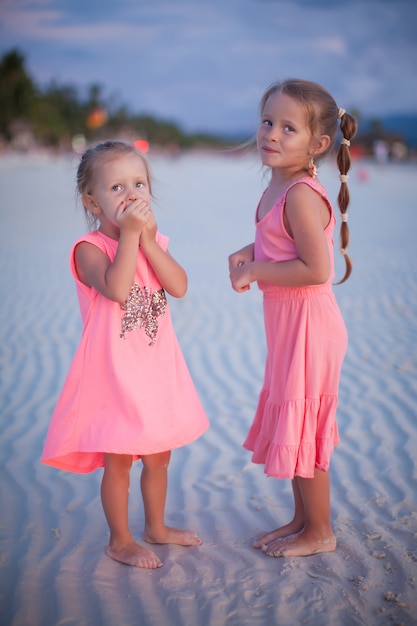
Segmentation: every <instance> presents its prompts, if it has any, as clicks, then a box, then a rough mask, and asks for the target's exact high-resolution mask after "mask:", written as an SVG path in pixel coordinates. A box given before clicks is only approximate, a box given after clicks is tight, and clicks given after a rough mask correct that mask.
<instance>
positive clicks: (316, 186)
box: [283, 176, 328, 201]
mask: <svg viewBox="0 0 417 626" xmlns="http://www.w3.org/2000/svg"><path fill="white" fill-rule="evenodd" d="M300 184H303V185H307V186H308V187H310V188H311V189H313V190H314V191H316V192H317V193H318V194H319V195H320V196H322V197H323V198H324V199H325V200H327V201H328V196H327V191H326V188H325V187H324V186H323V185H322V184H321V182H320V181H319V180H318V179H317V178H312V177H311V176H303V177H302V178H299V179H298V180H295V181H294V182H292V183H291V184H290V185H288V187H287V189H286V190H285V192H284V194H283V195H284V197H286V196H287V194H288V192H289V191H290V190H291V189H293V188H294V187H295V186H296V185H300Z"/></svg>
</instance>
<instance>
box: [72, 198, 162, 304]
mask: <svg viewBox="0 0 417 626" xmlns="http://www.w3.org/2000/svg"><path fill="white" fill-rule="evenodd" d="M119 209H120V210H119V214H118V215H117V218H116V219H117V224H118V226H119V240H118V246H117V252H116V256H115V258H114V261H113V263H112V262H111V261H110V259H109V257H108V256H107V255H106V254H105V253H104V252H103V251H102V250H100V249H99V248H97V246H95V245H93V244H91V243H88V242H86V241H83V242H81V243H79V244H78V246H77V247H76V249H75V265H76V268H77V273H78V277H79V279H80V280H81V281H82V282H83V283H84V284H85V285H87V286H88V287H94V288H95V289H96V290H97V291H98V292H99V293H101V294H102V295H103V296H105V297H106V298H108V299H109V300H114V301H116V302H125V300H126V298H127V297H128V295H129V293H130V289H131V287H132V285H133V282H134V278H135V271H136V264H137V259H138V249H139V240H140V237H141V233H142V231H143V229H144V228H145V227H146V225H147V224H149V222H152V223H153V222H154V218H153V214H152V211H151V209H150V206H149V201H148V200H146V199H142V198H139V199H138V200H136V201H135V202H132V203H131V204H130V205H129V206H127V207H126V206H125V203H121V205H120V207H119Z"/></svg>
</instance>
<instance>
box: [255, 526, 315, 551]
mask: <svg viewBox="0 0 417 626" xmlns="http://www.w3.org/2000/svg"><path fill="white" fill-rule="evenodd" d="M302 529H303V523H301V524H298V523H297V522H295V521H292V522H290V523H289V524H286V525H285V526H280V527H279V528H275V530H271V531H266V532H263V533H260V534H259V535H257V536H256V537H255V539H254V540H253V542H252V547H253V548H256V549H259V548H263V546H265V545H269V544H270V543H271V542H272V541H275V539H282V538H284V537H289V536H290V535H295V534H296V533H299V532H300V530H302Z"/></svg>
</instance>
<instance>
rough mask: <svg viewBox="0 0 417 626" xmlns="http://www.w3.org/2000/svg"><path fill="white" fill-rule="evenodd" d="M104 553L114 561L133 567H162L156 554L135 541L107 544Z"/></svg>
mask: <svg viewBox="0 0 417 626" xmlns="http://www.w3.org/2000/svg"><path fill="white" fill-rule="evenodd" d="M106 554H107V556H109V557H110V558H112V559H114V560H115V561H120V563H125V564H126V565H133V566H134V567H144V568H148V569H156V568H157V567H162V563H161V561H160V560H159V559H158V557H157V556H156V554H154V553H153V552H151V551H150V550H148V549H147V548H144V547H143V546H140V545H139V544H138V543H136V542H135V541H131V542H130V543H127V544H124V545H109V546H108V547H107V549H106Z"/></svg>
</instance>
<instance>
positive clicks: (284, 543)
mask: <svg viewBox="0 0 417 626" xmlns="http://www.w3.org/2000/svg"><path fill="white" fill-rule="evenodd" d="M335 549H336V537H335V536H334V535H331V536H329V537H326V538H323V539H318V538H313V537H307V536H306V534H305V533H303V532H302V531H301V532H300V533H298V534H295V535H290V536H288V537H282V538H276V539H274V540H273V541H270V542H269V543H265V544H264V545H263V546H262V551H263V552H265V554H266V555H267V556H274V557H279V556H287V557H288V556H311V555H313V554H320V553H321V552H333V551H334V550H335Z"/></svg>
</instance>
